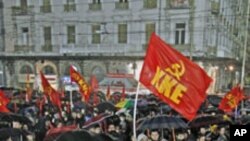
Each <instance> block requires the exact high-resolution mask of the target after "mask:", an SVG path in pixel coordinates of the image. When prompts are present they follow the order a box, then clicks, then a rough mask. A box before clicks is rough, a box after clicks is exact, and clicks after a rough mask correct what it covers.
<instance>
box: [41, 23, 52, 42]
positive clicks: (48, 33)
mask: <svg viewBox="0 0 250 141" xmlns="http://www.w3.org/2000/svg"><path fill="white" fill-rule="evenodd" d="M43 33H44V44H46V45H51V27H50V26H47V27H44V28H43Z"/></svg>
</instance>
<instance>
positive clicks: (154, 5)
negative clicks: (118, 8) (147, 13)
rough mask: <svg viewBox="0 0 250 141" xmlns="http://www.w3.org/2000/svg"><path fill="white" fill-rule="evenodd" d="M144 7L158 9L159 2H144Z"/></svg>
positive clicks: (153, 0)
mask: <svg viewBox="0 0 250 141" xmlns="http://www.w3.org/2000/svg"><path fill="white" fill-rule="evenodd" d="M143 7H144V8H146V9H152V8H157V0H144V1H143Z"/></svg>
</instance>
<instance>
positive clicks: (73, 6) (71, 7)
mask: <svg viewBox="0 0 250 141" xmlns="http://www.w3.org/2000/svg"><path fill="white" fill-rule="evenodd" d="M72 11H76V4H65V5H64V12H72Z"/></svg>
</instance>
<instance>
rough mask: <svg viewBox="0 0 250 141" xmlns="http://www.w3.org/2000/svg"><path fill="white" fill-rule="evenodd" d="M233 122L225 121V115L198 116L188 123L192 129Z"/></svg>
mask: <svg viewBox="0 0 250 141" xmlns="http://www.w3.org/2000/svg"><path fill="white" fill-rule="evenodd" d="M230 123H231V120H230V119H227V120H225V118H224V116H223V115H216V116H212V115H202V116H198V117H196V118H195V119H193V120H192V121H190V122H189V123H188V125H189V127H190V128H200V127H206V126H209V125H213V124H230Z"/></svg>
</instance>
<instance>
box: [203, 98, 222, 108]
mask: <svg viewBox="0 0 250 141" xmlns="http://www.w3.org/2000/svg"><path fill="white" fill-rule="evenodd" d="M207 100H208V102H209V103H210V104H211V105H213V106H214V107H218V106H219V104H220V102H221V100H222V98H221V97H219V96H218V95H208V96H207Z"/></svg>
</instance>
